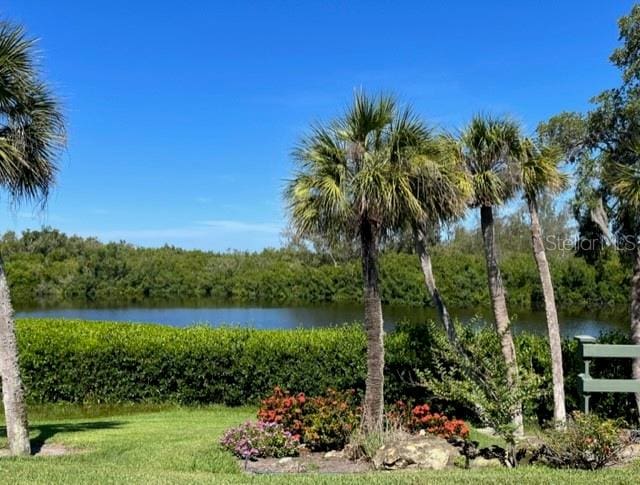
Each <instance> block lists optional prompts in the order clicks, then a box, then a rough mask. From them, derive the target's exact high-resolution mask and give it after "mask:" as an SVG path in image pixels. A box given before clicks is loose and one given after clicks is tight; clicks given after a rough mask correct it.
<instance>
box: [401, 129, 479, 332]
mask: <svg viewBox="0 0 640 485" xmlns="http://www.w3.org/2000/svg"><path fill="white" fill-rule="evenodd" d="M458 150H459V145H458V144H457V142H456V140H455V139H454V138H452V137H450V136H447V135H442V136H438V137H437V138H435V139H432V140H431V139H430V140H428V142H427V143H426V144H425V145H424V147H423V148H422V149H421V150H420V151H418V153H417V154H416V156H415V163H416V164H417V168H419V170H420V172H419V173H420V176H419V178H418V179H417V180H416V182H415V183H414V193H415V194H416V197H417V198H418V199H419V200H420V202H421V204H422V207H423V211H424V217H423V218H422V219H420V220H414V221H411V226H412V229H413V237H414V241H415V246H416V253H417V254H418V258H419V260H420V267H421V268H422V274H423V276H424V281H425V286H426V287H427V290H428V292H429V294H430V295H431V299H432V301H433V304H434V306H435V308H436V310H437V311H438V316H439V318H440V321H441V323H442V325H443V327H444V330H445V332H446V334H447V337H448V338H449V341H450V342H452V343H454V342H455V341H456V332H455V326H454V325H453V322H452V321H451V317H450V316H449V311H448V310H447V306H446V305H445V303H444V299H443V297H442V295H441V294H440V291H439V290H438V287H437V285H436V280H435V276H434V275H433V268H432V264H431V253H430V251H429V246H430V239H431V238H430V236H432V235H434V234H435V233H437V231H438V230H439V228H440V227H441V226H442V224H446V223H448V222H451V221H453V220H455V219H457V218H459V217H461V216H462V215H463V214H464V212H465V210H466V207H467V204H468V202H469V197H470V196H471V183H470V179H469V177H468V174H467V171H466V169H465V167H464V166H463V165H462V164H461V163H460V160H461V158H460V156H459V151H458ZM425 182H426V185H424V184H425Z"/></svg>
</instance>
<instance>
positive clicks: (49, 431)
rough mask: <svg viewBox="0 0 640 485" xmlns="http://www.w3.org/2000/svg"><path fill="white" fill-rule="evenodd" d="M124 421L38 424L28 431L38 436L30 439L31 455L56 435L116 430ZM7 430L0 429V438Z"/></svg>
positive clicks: (4, 435)
mask: <svg viewBox="0 0 640 485" xmlns="http://www.w3.org/2000/svg"><path fill="white" fill-rule="evenodd" d="M123 424H126V422H125V421H88V422H86V423H68V424H67V423H60V424H38V425H34V426H30V427H29V429H30V430H32V431H37V432H38V434H37V435H36V436H35V437H34V438H32V439H31V453H32V454H35V453H38V452H39V451H40V450H41V449H42V447H43V446H44V444H45V443H46V442H47V440H49V439H50V438H52V437H53V436H55V435H57V434H58V433H81V432H83V431H95V430H99V429H117V428H120V427H121V426H122V425H123ZM6 436H7V429H6V428H5V427H4V426H3V427H1V428H0V438H6Z"/></svg>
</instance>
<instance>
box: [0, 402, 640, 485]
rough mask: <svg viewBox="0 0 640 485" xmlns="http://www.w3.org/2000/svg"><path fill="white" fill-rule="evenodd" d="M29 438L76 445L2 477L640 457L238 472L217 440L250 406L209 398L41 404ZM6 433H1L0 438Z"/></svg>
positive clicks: (538, 474) (380, 478)
mask: <svg viewBox="0 0 640 485" xmlns="http://www.w3.org/2000/svg"><path fill="white" fill-rule="evenodd" d="M30 412H31V418H32V440H33V444H34V445H35V446H36V447H38V446H41V445H42V444H43V443H60V444H64V445H66V446H67V447H70V448H76V449H78V450H82V452H81V453H77V454H71V455H66V456H60V457H31V458H1V459H0V483H12V484H21V483H29V484H34V483H35V484H45V483H46V484H56V483H65V484H67V483H70V484H74V483H91V484H96V483H100V484H102V483H114V484H120V483H122V484H124V483H127V484H132V483H134V484H135V483H141V484H142V483H144V484H147V483H158V484H170V483H196V484H198V483H215V484H224V483H258V484H262V483H266V484H272V483H273V484H289V483H293V482H294V481H295V483H314V484H315V483H327V484H332V485H336V484H342V483H363V484H365V483H366V484H368V485H373V484H377V483H380V484H386V483H390V484H392V483H415V484H418V483H419V484H423V483H429V484H431V483H434V484H438V483H447V484H450V483H465V484H469V483H474V484H475V483H518V484H529V483H536V484H537V483H576V484H577V483H580V484H582V483H620V484H622V483H637V477H638V476H639V474H640V465H634V466H631V467H628V468H624V469H611V470H606V471H602V472H578V471H564V470H562V471H559V470H549V469H546V468H542V467H539V468H538V467H528V468H521V469H518V470H506V469H493V470H449V471H445V472H431V471H423V472H407V473H405V472H378V473H368V474H364V475H351V476H347V475H342V476H331V475H317V474H316V475H314V474H305V475H300V476H296V477H295V479H294V478H292V477H291V476H287V475H269V476H267V475H263V476H247V475H244V474H243V473H242V472H241V471H240V468H239V467H238V465H237V462H236V461H235V460H234V459H233V458H232V457H231V456H230V455H229V454H227V453H225V452H223V451H221V450H220V449H219V448H218V446H217V439H218V437H219V436H220V434H221V433H222V432H223V430H224V429H226V428H228V427H230V426H233V425H236V424H238V423H241V422H242V421H244V420H246V419H250V418H252V417H253V416H254V415H255V410H254V409H252V408H228V407H223V406H211V407H202V408H182V407H177V406H157V405H151V406H140V405H125V406H105V405H102V406H100V405H97V406H83V407H80V406H72V405H52V406H39V407H34V408H32V409H31V410H30ZM5 445H6V440H5V439H4V438H0V446H5Z"/></svg>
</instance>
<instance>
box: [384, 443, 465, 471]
mask: <svg viewBox="0 0 640 485" xmlns="http://www.w3.org/2000/svg"><path fill="white" fill-rule="evenodd" d="M458 456H460V452H459V451H458V449H457V448H456V447H455V446H452V445H451V444H449V443H447V441H446V440H444V439H442V438H438V437H436V436H413V437H410V438H406V439H403V440H401V441H396V442H393V443H389V444H387V445H384V446H382V447H381V448H380V449H378V451H377V452H376V454H375V456H374V457H373V466H374V468H376V469H377V470H400V469H403V468H407V467H411V468H421V469H427V470H442V469H444V468H446V467H448V466H453V465H454V461H455V459H456V458H457V457H458Z"/></svg>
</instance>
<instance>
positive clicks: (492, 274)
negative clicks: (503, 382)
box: [480, 206, 524, 435]
mask: <svg viewBox="0 0 640 485" xmlns="http://www.w3.org/2000/svg"><path fill="white" fill-rule="evenodd" d="M480 224H481V227H482V240H483V243H484V253H485V259H486V262H487V276H488V279H489V293H490V294H491V306H492V308H493V315H494V317H495V321H496V331H497V333H498V336H499V337H500V345H501V348H502V356H503V358H504V361H505V364H506V365H507V382H508V385H509V387H511V388H512V389H513V388H515V387H516V386H517V382H518V364H517V362H516V347H515V344H514V343H513V334H512V333H511V322H510V321H509V312H508V311H507V300H506V297H505V291H504V284H503V283H502V275H501V274H500V268H499V267H498V258H497V256H496V240H495V230H494V223H493V209H492V208H491V207H488V206H482V207H480ZM513 424H514V425H515V427H516V434H518V435H523V434H524V424H523V417H522V403H518V404H517V405H516V406H515V408H514V410H513Z"/></svg>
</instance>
